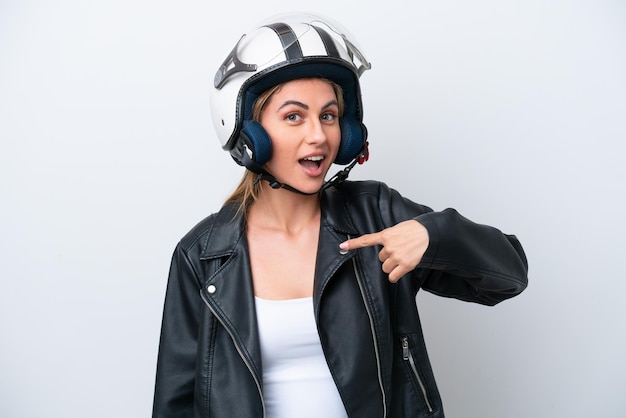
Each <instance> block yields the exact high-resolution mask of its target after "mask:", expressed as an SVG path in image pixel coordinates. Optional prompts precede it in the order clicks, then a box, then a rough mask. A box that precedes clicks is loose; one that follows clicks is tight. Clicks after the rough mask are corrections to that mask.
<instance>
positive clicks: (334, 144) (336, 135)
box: [328, 128, 341, 155]
mask: <svg viewBox="0 0 626 418" xmlns="http://www.w3.org/2000/svg"><path fill="white" fill-rule="evenodd" d="M340 143H341V129H339V128H337V129H333V131H332V132H331V133H330V134H329V135H328V144H329V146H330V149H331V150H332V152H333V153H334V154H335V155H337V152H338V151H339V145H340Z"/></svg>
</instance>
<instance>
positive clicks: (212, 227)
mask: <svg viewBox="0 0 626 418" xmlns="http://www.w3.org/2000/svg"><path fill="white" fill-rule="evenodd" d="M242 218H243V216H242V215H241V213H239V212H238V211H237V208H236V206H235V205H225V206H223V207H222V208H221V209H220V210H219V211H218V212H215V213H212V214H210V215H209V216H207V217H206V218H204V219H202V220H201V221H200V222H198V223H197V224H196V225H195V226H194V227H193V228H191V229H190V230H189V232H187V233H186V234H185V235H184V236H183V237H182V238H181V240H180V242H179V247H180V248H181V249H182V250H184V251H186V252H187V251H189V250H190V249H192V248H196V249H197V250H198V251H200V252H201V253H203V252H205V251H206V250H207V246H208V245H209V243H210V242H213V241H215V240H213V239H211V238H212V237H215V236H216V234H219V237H220V241H222V242H225V241H230V242H232V239H233V238H234V237H233V238H231V239H228V238H227V237H226V235H237V234H240V233H241V231H242V230H243V227H242V226H241V224H242V222H243V219H242Z"/></svg>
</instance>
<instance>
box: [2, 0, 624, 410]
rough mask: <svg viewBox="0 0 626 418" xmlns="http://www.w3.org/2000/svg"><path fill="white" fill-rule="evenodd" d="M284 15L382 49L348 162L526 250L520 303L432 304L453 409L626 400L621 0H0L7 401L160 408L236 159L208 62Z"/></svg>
mask: <svg viewBox="0 0 626 418" xmlns="http://www.w3.org/2000/svg"><path fill="white" fill-rule="evenodd" d="M285 7H288V9H286V8H285ZM286 10H309V11H317V12H320V13H324V14H328V15H332V16H333V17H334V18H335V19H337V20H339V21H340V22H342V23H343V24H345V25H346V26H347V27H348V28H350V30H351V32H352V33H353V35H355V36H356V37H357V39H359V42H360V44H361V45H362V46H363V49H364V50H365V53H366V55H367V57H368V58H369V60H370V61H371V62H372V63H373V69H372V70H371V71H369V72H367V73H365V74H364V76H363V77H362V88H363V93H364V103H365V109H366V110H365V111H366V115H365V122H366V124H367V126H368V128H369V133H370V143H371V159H370V161H369V162H368V163H367V164H366V165H364V166H359V167H357V168H356V169H355V170H354V171H353V178H355V179H365V178H373V179H379V180H383V181H385V182H387V183H388V184H389V185H391V186H392V187H394V188H396V189H398V190H399V191H400V192H401V193H403V194H404V195H405V196H407V197H409V198H411V199H413V200H416V201H418V202H420V203H423V204H427V205H429V206H431V207H433V208H434V209H436V210H442V209H444V208H446V207H455V208H457V209H458V210H459V211H460V212H461V213H462V214H464V215H465V216H467V217H469V218H471V219H473V220H475V221H477V222H480V223H488V224H492V225H494V226H497V227H499V228H500V229H502V230H503V231H504V232H507V233H514V234H516V235H517V236H518V238H519V239H520V240H521V242H522V244H523V245H524V247H525V249H526V252H527V255H528V259H529V263H530V285H529V287H528V289H527V290H526V291H525V292H524V293H523V294H521V295H520V296H519V297H517V298H515V299H512V300H510V301H507V302H504V303H503V304H501V305H498V306H496V307H494V308H487V307H483V306H479V305H473V304H468V303H463V302H459V301H456V300H448V299H443V298H439V297H436V296H433V295H430V294H420V295H419V296H418V302H419V303H420V304H421V306H422V307H421V315H422V320H423V323H424V328H425V332H426V336H427V344H428V347H429V351H430V354H431V358H432V363H433V366H434V368H435V371H436V374H437V377H438V382H439V385H440V390H441V392H442V396H443V399H444V403H445V407H446V411H447V415H448V416H449V417H451V418H553V417H564V418H575V417H600V418H618V417H624V416H626V400H625V398H624V394H625V393H626V360H625V356H624V353H626V326H625V325H624V319H625V317H626V308H624V306H625V303H624V301H623V298H624V294H625V293H626V285H625V284H624V283H625V281H626V277H625V273H624V271H625V269H624V268H623V265H624V262H625V261H626V252H625V251H624V247H625V245H624V237H625V236H626V227H625V222H624V213H626V204H625V199H626V187H625V186H626V184H625V183H626V172H625V168H624V167H625V166H626V158H625V157H624V151H625V149H624V148H625V146H624V142H625V140H626V122H625V120H626V5H625V3H624V2H622V1H618V0H615V1H609V0H593V1H592V0H587V1H582V0H581V1H566V0H562V1H558V0H541V1H540V0H517V1H512V0H505V1H502V0H476V1H472V2H468V1H462V0H448V1H422V0H417V1H406V2H401V1H398V0H387V1H384V2H381V1H376V2H372V1H365V0H359V1H356V0H355V1H344V2H339V1H336V0H332V1H328V0H319V1H316V2H303V1H289V2H285V1H264V2H261V1H232V2H217V1H209V0H205V1H199V0H197V1H185V0H182V1H173V0H172V1H148V0H124V1H122V0H114V1H111V0H109V1H104V0H97V1H95V0H92V1H80V0H75V1H72V0H58V1H28V0H22V1H18V0H0V139H1V142H0V144H1V148H0V338H1V343H0V416H2V417H11V418H13V417H20V418H21V417H81V418H83V417H90V418H99V417H146V416H149V415H150V413H151V412H150V411H151V403H152V391H153V384H154V371H155V370H154V369H155V362H156V352H157V346H158V337H159V329H160V321H161V309H162V304H163V296H164V291H165V285H166V279H167V272H168V268H169V262H170V256H171V253H172V251H173V249H174V246H175V244H176V242H177V241H178V239H179V238H180V237H181V236H182V235H183V234H184V233H185V232H187V230H189V229H190V228H191V227H192V226H193V225H194V224H195V223H196V222H197V221H199V220H200V219H202V218H203V217H204V216H206V215H207V214H209V213H211V212H213V211H215V210H217V209H218V208H219V206H220V204H221V202H222V201H223V200H224V198H225V197H226V196H227V195H228V194H229V192H230V191H231V190H232V189H233V187H234V186H235V184H236V183H237V182H238V179H239V177H240V174H241V168H240V167H238V166H237V165H235V164H234V163H233V162H232V160H231V159H230V157H229V156H228V155H227V154H226V153H224V152H223V151H221V149H220V147H219V144H218V141H217V139H216V136H215V134H214V131H213V128H212V125H211V121H210V115H209V104H208V92H209V88H210V85H211V81H212V78H213V75H214V73H215V70H216V68H217V66H218V65H219V64H220V63H221V61H222V60H223V59H224V58H225V56H226V54H227V53H228V52H229V51H230V49H231V48H232V47H233V45H234V44H235V42H236V41H237V40H238V39H239V36H240V35H241V34H242V33H243V32H245V31H246V30H247V29H249V28H250V27H251V26H253V25H254V24H256V23H257V22H258V21H259V20H261V19H263V18H265V17H267V16H269V15H272V14H274V13H276V12H281V11H286Z"/></svg>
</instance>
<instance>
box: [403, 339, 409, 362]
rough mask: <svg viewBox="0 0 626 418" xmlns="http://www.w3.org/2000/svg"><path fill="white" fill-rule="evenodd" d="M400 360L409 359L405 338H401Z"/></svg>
mask: <svg viewBox="0 0 626 418" xmlns="http://www.w3.org/2000/svg"><path fill="white" fill-rule="evenodd" d="M402 358H403V359H404V360H408V359H409V339H408V338H407V337H402Z"/></svg>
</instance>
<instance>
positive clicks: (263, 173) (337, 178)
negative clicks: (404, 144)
mask: <svg viewBox="0 0 626 418" xmlns="http://www.w3.org/2000/svg"><path fill="white" fill-rule="evenodd" d="M368 145H369V144H368V143H367V142H365V145H363V148H362V149H361V152H359V154H358V156H357V157H356V158H354V159H353V160H352V161H351V162H350V164H349V165H348V166H347V167H346V168H344V169H343V170H341V171H339V172H338V173H336V174H335V175H334V176H332V177H331V178H330V179H329V180H328V181H326V182H324V184H323V185H322V187H321V188H320V189H319V190H318V191H316V192H312V193H306V192H303V191H301V190H298V189H296V188H295V187H292V186H290V185H288V184H287V183H281V182H279V181H278V180H276V177H274V176H273V175H272V174H270V173H269V172H268V171H267V170H265V168H263V167H262V166H260V165H259V164H257V163H256V162H255V161H253V160H252V158H250V156H249V155H248V153H247V152H243V153H242V155H241V162H242V163H243V165H244V166H245V167H246V168H247V169H248V170H250V171H252V172H253V173H256V174H258V177H257V178H256V180H254V185H255V186H256V185H257V184H258V183H259V182H260V181H261V180H265V181H267V182H268V183H269V184H270V187H271V188H272V189H285V190H289V191H290V192H294V193H298V194H301V195H304V196H312V195H314V194H318V193H320V192H321V191H323V190H325V189H327V188H329V187H331V186H335V185H338V184H341V183H343V182H344V181H346V179H347V178H348V176H349V175H350V170H352V169H353V168H354V166H355V165H356V164H357V163H359V164H363V163H364V162H365V161H367V160H368V159H369V149H368Z"/></svg>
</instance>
